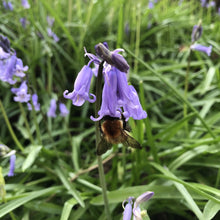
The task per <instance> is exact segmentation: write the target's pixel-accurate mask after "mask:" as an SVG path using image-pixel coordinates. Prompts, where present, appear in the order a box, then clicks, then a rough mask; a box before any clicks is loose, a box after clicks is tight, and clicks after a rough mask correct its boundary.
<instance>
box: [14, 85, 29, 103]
mask: <svg viewBox="0 0 220 220" xmlns="http://www.w3.org/2000/svg"><path fill="white" fill-rule="evenodd" d="M11 91H12V92H13V93H14V94H15V95H16V96H15V97H14V101H15V102H28V101H29V100H30V97H31V95H30V94H28V86H27V82H26V81H23V82H22V83H21V85H20V87H19V88H12V89H11Z"/></svg>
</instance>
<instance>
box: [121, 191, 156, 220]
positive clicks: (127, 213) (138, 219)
mask: <svg viewBox="0 0 220 220" xmlns="http://www.w3.org/2000/svg"><path fill="white" fill-rule="evenodd" d="M153 195H154V192H150V191H148V192H145V193H143V194H142V195H140V196H139V197H138V198H137V199H136V200H135V202H134V205H133V209H132V204H133V200H134V197H129V198H128V199H126V200H124V201H123V203H122V207H123V208H124V212H123V220H131V217H132V213H133V220H142V219H143V218H142V217H143V216H146V215H147V213H146V210H141V208H140V204H141V203H143V202H146V201H148V200H149V199H150V198H151V197H152V196H153ZM125 202H127V204H126V206H125V207H124V204H125Z"/></svg>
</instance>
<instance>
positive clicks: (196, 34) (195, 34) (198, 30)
mask: <svg viewBox="0 0 220 220" xmlns="http://www.w3.org/2000/svg"><path fill="white" fill-rule="evenodd" d="M201 35H202V26H201V21H200V22H199V25H194V27H193V31H192V35H191V39H192V44H191V46H190V49H191V50H197V51H200V52H204V53H206V54H207V55H208V56H210V55H211V52H212V46H211V45H210V46H209V47H206V46H203V45H201V44H197V43H196V41H197V40H198V39H199V38H200V37H201Z"/></svg>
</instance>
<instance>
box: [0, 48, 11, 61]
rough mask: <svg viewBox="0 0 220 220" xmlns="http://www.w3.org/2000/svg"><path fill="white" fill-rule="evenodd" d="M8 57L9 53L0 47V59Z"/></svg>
mask: <svg viewBox="0 0 220 220" xmlns="http://www.w3.org/2000/svg"><path fill="white" fill-rule="evenodd" d="M9 57H10V53H7V52H5V51H4V50H3V48H2V47H0V60H3V59H6V58H9Z"/></svg>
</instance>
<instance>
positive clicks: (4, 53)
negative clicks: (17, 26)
mask: <svg viewBox="0 0 220 220" xmlns="http://www.w3.org/2000/svg"><path fill="white" fill-rule="evenodd" d="M27 70H28V66H23V62H22V60H21V59H19V58H17V56H16V53H15V52H14V51H13V50H11V48H10V42H9V40H8V39H7V37H4V36H2V35H0V80H2V81H3V82H7V83H9V84H11V85H13V84H15V83H16V82H17V79H16V77H19V78H23V77H24V76H25V73H24V72H25V71H27Z"/></svg>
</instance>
